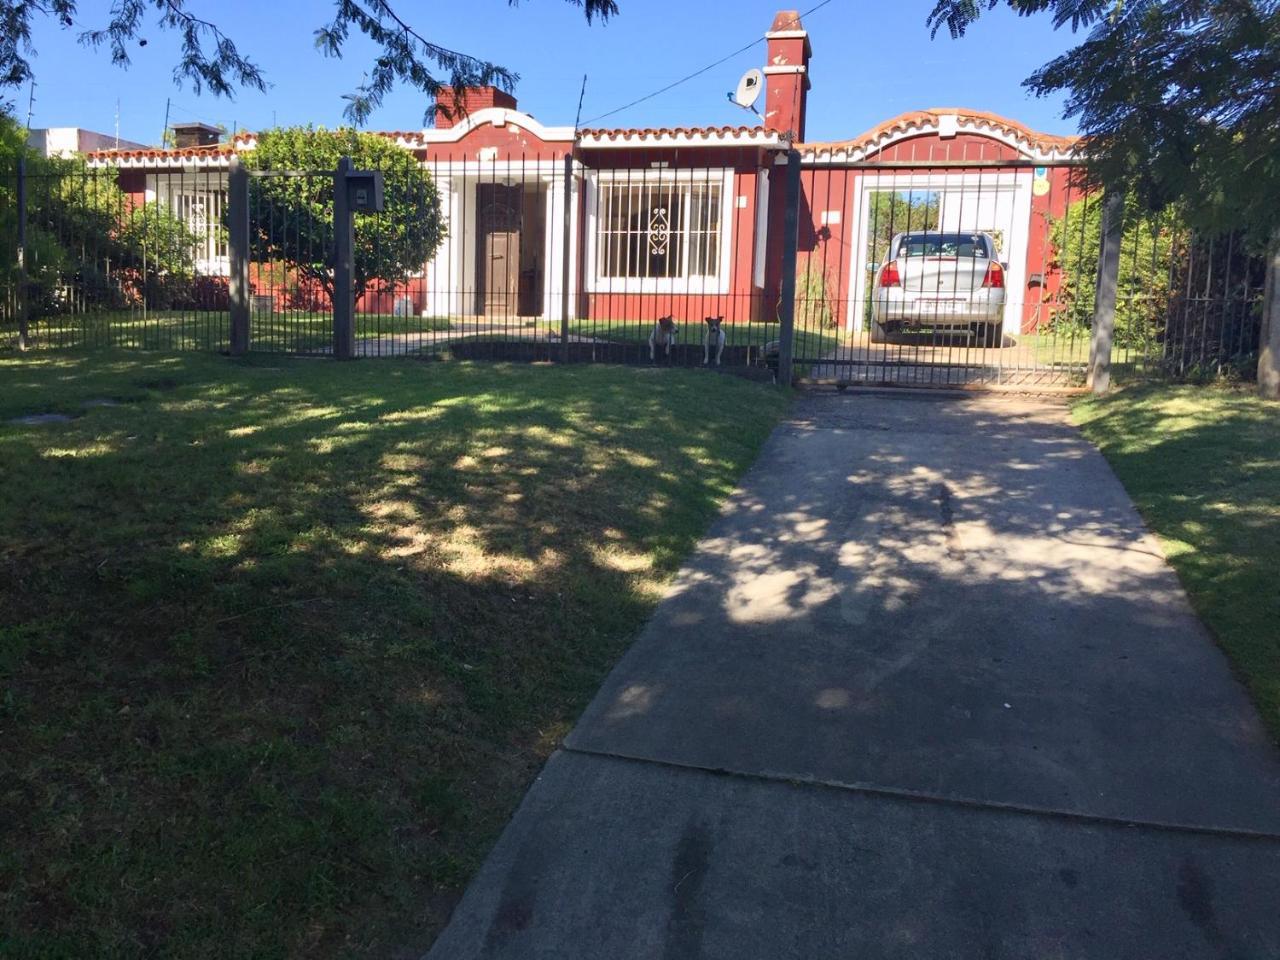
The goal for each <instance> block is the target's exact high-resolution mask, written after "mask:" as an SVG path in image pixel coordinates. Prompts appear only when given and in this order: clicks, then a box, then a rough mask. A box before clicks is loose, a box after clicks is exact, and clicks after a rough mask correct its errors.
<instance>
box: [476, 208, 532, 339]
mask: <svg viewBox="0 0 1280 960" xmlns="http://www.w3.org/2000/svg"><path fill="white" fill-rule="evenodd" d="M521 189H522V188H521V187H519V186H514V187H508V186H504V185H503V184H499V183H482V184H480V185H479V186H478V187H477V188H476V204H477V210H476V227H477V229H476V243H477V250H476V261H477V263H476V281H477V294H478V295H477V298H476V299H477V303H476V309H477V312H478V313H482V314H484V315H485V316H487V317H500V316H509V317H514V316H516V314H517V313H518V312H519V308H520V303H519V300H520V233H521V225H522V224H521V221H522V219H523V218H522V207H523V204H522V200H523V197H522V193H521Z"/></svg>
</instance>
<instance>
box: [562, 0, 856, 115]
mask: <svg viewBox="0 0 1280 960" xmlns="http://www.w3.org/2000/svg"><path fill="white" fill-rule="evenodd" d="M828 3H831V0H822V2H821V3H817V4H814V5H813V6H812V7H810V8H809V9H808V10H804V11H802V12H801V13H799V14H798V15H797V16H796V20H797V21H800V20H803V19H804V18H805V17H807V16H809V14H811V13H814V12H815V11H817V10H821V9H822V8H823V7H825V6H826V5H827V4H828ZM763 41H764V37H756V38H755V39H754V40H752V41H751V42H750V43H748V44H747V45H746V46H744V47H739V48H738V49H737V50H735V51H733V53H731V54H728V55H727V56H724V57H721V58H720V59H719V60H717V61H716V62H715V63H709V64H707V65H706V66H705V67H702V68H700V69H698V70H695V71H693V73H691V74H689V75H688V76H687V77H681V78H680V79H679V80H676V81H675V82H674V83H669V84H667V85H666V86H665V87H662V88H661V89H659V90H655V91H653V93H646V94H645V95H644V96H643V97H640V98H639V99H637V100H632V101H631V102H630V103H624V104H623V105H622V106H620V107H615V108H614V109H612V110H610V111H608V112H607V113H602V114H600V115H599V116H595V117H592V118H591V119H589V120H584V121H583V123H588V124H590V123H595V122H596V121H597V120H603V119H605V118H606V117H612V116H613V115H614V114H615V113H621V112H622V111H623V110H630V109H631V108H632V107H634V106H638V105H639V104H642V103H644V102H645V101H646V100H652V99H653V98H654V97H660V96H662V94H664V93H666V92H667V91H668V90H674V89H675V88H676V87H678V86H680V85H681V84H682V83H688V82H689V81H690V80H692V79H693V78H694V77H700V76H702V75H703V74H704V73H706V72H707V71H708V70H714V69H715V68H716V67H718V66H720V65H721V64H723V63H728V62H729V61H730V60H732V59H733V58H734V57H736V56H739V55H740V54H743V53H746V52H747V51H748V50H750V49H751V48H752V47H754V46H755V45H756V44H758V43H761V42H763Z"/></svg>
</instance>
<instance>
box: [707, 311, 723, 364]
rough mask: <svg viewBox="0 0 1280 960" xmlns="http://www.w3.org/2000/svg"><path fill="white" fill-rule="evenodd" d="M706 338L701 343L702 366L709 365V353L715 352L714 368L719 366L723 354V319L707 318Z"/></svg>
mask: <svg viewBox="0 0 1280 960" xmlns="http://www.w3.org/2000/svg"><path fill="white" fill-rule="evenodd" d="M704 322H705V323H706V325H707V336H706V338H705V339H704V340H703V341H702V365H703V366H704V367H706V366H710V365H711V351H712V349H714V350H715V352H716V366H717V367H718V366H720V357H721V355H723V354H724V326H723V324H724V317H707V318H706V320H705V321H704Z"/></svg>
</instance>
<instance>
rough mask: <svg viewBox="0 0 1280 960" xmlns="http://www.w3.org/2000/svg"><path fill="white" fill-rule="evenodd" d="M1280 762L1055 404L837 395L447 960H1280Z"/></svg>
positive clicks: (771, 475)
mask: <svg viewBox="0 0 1280 960" xmlns="http://www.w3.org/2000/svg"><path fill="white" fill-rule="evenodd" d="M1277 890H1280V758H1278V757H1277V752H1276V751H1275V749H1274V747H1273V746H1272V745H1271V743H1270V742H1269V741H1268V740H1267V738H1266V736H1265V734H1264V732H1263V730H1262V728H1261V725H1260V723H1259V721H1258V719H1257V717H1256V715H1255V713H1254V711H1253V709H1252V707H1251V706H1250V704H1249V703H1248V701H1247V699H1246V697H1245V695H1244V692H1243V690H1242V688H1241V687H1240V686H1239V684H1238V683H1237V682H1236V680H1235V679H1234V678H1233V677H1232V675H1231V672H1230V670H1229V668H1228V665H1227V663H1226V661H1225V659H1224V658H1223V656H1222V654H1221V653H1220V652H1219V651H1218V650H1217V648H1216V647H1215V646H1214V645H1213V643H1212V641H1211V639H1210V638H1209V637H1208V636H1207V635H1206V633H1205V631H1204V629H1203V628H1202V626H1201V625H1200V624H1199V622H1198V621H1197V620H1196V619H1195V618H1194V616H1193V615H1192V613H1191V611H1190V608H1189V606H1188V604H1187V601H1186V598H1185V596H1184V594H1183V592H1182V590H1181V588H1180V586H1179V584H1178V581H1177V579H1176V577H1175V576H1174V575H1173V573H1172V571H1171V570H1170V569H1169V568H1168V566H1167V565H1166V564H1165V562H1164V560H1163V558H1162V557H1161V554H1160V550H1159V547H1158V545H1157V544H1156V542H1155V541H1154V540H1153V539H1152V538H1151V537H1150V536H1149V535H1148V534H1147V533H1146V532H1145V530H1144V529H1143V527H1142V524H1141V521H1140V520H1139V518H1138V516H1137V514H1136V512H1135V511H1134V509H1133V506H1132V505H1131V503H1130V502H1129V500H1128V498H1127V496H1126V495H1125V493H1124V491H1123V489H1122V488H1121V487H1120V484H1119V483H1118V481H1117V480H1116V479H1115V477H1114V476H1113V475H1112V474H1111V471H1110V469H1109V468H1108V467H1107V465H1106V463H1105V461H1103V459H1102V458H1101V456H1100V455H1098V454H1097V453H1096V452H1095V451H1094V450H1093V449H1092V448H1091V447H1090V446H1089V445H1088V444H1087V443H1086V442H1085V441H1084V440H1083V439H1082V438H1081V437H1080V436H1079V435H1078V434H1077V433H1076V431H1075V430H1074V429H1073V428H1072V427H1071V426H1070V425H1069V422H1068V419H1067V414H1066V411H1065V409H1064V408H1063V407H1061V406H1057V405H1053V404H1048V403H1038V402H1035V401H1029V400H1025V399H1008V398H959V399H957V398H943V397H936V396H909V395H901V394H899V395H888V396H886V395H872V394H849V395H843V396H842V395H837V394H834V393H832V394H814V395H810V396H807V397H804V398H802V399H801V400H800V401H799V403H798V404H797V406H796V407H795V408H794V410H793V415H792V417H791V419H790V420H789V421H788V422H787V423H786V424H784V425H783V426H782V427H780V428H779V430H778V431H777V433H776V434H775V435H774V437H773V438H772V439H771V440H770V442H769V444H768V446H767V448H766V450H765V452H764V454H763V456H762V457H761V460H760V462H759V463H758V464H757V465H756V467H755V468H753V470H752V471H751V472H750V473H749V474H748V476H747V477H746V478H745V479H744V482H743V487H742V489H741V490H740V491H739V492H738V493H737V494H736V495H735V496H734V498H733V499H732V501H731V502H730V504H729V505H728V506H727V508H726V510H725V512H724V514H723V515H722V517H721V518H720V519H719V520H718V521H717V523H716V524H715V526H714V527H713V529H712V530H711V531H710V533H709V536H708V538H707V539H706V540H705V541H704V542H703V543H702V544H701V545H700V547H699V549H698V551H697V552H696V553H695V555H694V556H693V557H692V558H691V559H690V561H689V563H688V565H687V566H686V568H685V569H684V570H683V571H682V572H681V574H680V576H679V578H678V580H677V582H676V584H675V585H674V586H673V589H672V591H671V593H670V595H669V596H668V598H667V599H666V600H665V601H664V603H663V604H662V605H661V606H660V607H659V609H658V611H657V612H656V614H655V616H654V618H653V620H652V621H651V623H650V624H649V626H648V627H647V628H646V630H645V632H644V633H643V635H642V636H641V637H640V639H639V640H638V641H637V642H636V644H635V645H634V646H633V648H632V650H631V651H630V652H629V653H628V655H627V656H626V657H625V658H624V660H623V661H622V662H621V663H620V664H619V666H618V667H617V669H615V670H614V672H613V673H612V674H611V676H610V678H609V680H608V681H607V682H606V684H605V686H604V687H603V688H602V690H601V691H600V693H599V695H598V696H597V697H596V699H595V701H594V702H593V704H592V705H591V707H590V708H589V709H588V710H587V712H586V714H585V715H584V716H583V718H582V720H581V721H580V723H579V725H578V727H577V728H576V729H575V731H574V732H573V733H572V734H571V736H570V737H569V739H568V741H567V743H566V745H565V749H564V750H563V751H561V752H560V753H558V754H557V755H556V756H555V757H553V758H552V760H551V761H550V763H549V764H548V765H547V767H546V769H545V770H544V771H543V774H542V776H541V777H540V778H539V780H538V782H537V783H536V784H535V785H534V787H533V788H532V789H531V791H530V793H529V795H528V796H527V797H526V799H525V801H524V803H523V805H522V806H521V808H520V810H519V812H518V814H517V815H516V817H515V819H514V820H513V821H512V823H511V824H510V826H509V827H508V829H507V830H506V832H505V833H504V834H503V837H502V838H501V840H500V841H499V843H498V845H497V846H496V848H495V849H494V851H493V853H492V855H491V856H490V858H489V860H488V862H487V863H486V865H485V866H484V868H483V869H482V871H481V873H480V875H479V876H478V877H477V879H476V881H475V882H474V883H473V885H472V887H471V889H470V890H469V891H468V893H467V895H466V897H465V898H464V900H463V902H462V903H461V905H460V906H459V908H458V910H457V911H456V913H455V916H454V919H453V921H452V923H451V924H450V926H449V928H448V929H447V930H446V931H445V933H444V934H443V935H442V936H441V938H440V940H439V941H438V943H437V944H436V947H435V948H434V950H433V951H432V953H431V954H430V956H431V957H432V958H470V957H493V958H500V957H501V958H508V957H509V958H516V957H519V958H535V957H538V958H541V957H546V958H557V960H570V958H633V957H634V958H641V957H643V958H662V960H674V958H703V957H706V958H711V957H716V958H719V957H724V958H734V960H739V958H753V957H760V958H782V957H795V958H811V957H812V958H818V957H822V958H826V957H912V958H917V957H1008V958H1019V960H1021V958H1059V957H1061V958H1066V957H1072V958H1075V957H1097V958H1104V957H1105V958H1115V957H1143V958H1145V957H1150V958H1160V960H1168V958H1175V957H1231V958H1252V957H1259V958H1263V957H1277V956H1280V906H1278V904H1280V901H1278V900H1277V894H1276V891H1277Z"/></svg>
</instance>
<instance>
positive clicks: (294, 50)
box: [13, 0, 1075, 143]
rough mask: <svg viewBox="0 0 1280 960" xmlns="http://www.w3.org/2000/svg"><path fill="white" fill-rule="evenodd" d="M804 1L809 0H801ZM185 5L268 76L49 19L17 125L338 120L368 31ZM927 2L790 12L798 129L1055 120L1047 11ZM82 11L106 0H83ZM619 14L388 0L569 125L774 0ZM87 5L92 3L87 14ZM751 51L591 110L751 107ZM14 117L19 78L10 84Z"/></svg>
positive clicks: (645, 118) (302, 8)
mask: <svg viewBox="0 0 1280 960" xmlns="http://www.w3.org/2000/svg"><path fill="white" fill-rule="evenodd" d="M814 2H816V0H810V2H809V5H810V6H811V5H813V3H814ZM188 6H189V8H190V9H191V10H192V11H193V12H195V13H197V14H199V15H203V16H206V17H209V18H211V19H214V20H216V22H217V23H218V24H219V25H220V26H222V27H223V29H224V30H225V31H226V32H227V33H229V34H230V35H231V37H232V38H233V39H234V40H235V41H236V42H237V44H239V46H240V48H241V50H242V51H244V52H246V53H248V54H249V55H251V56H252V57H254V58H255V59H256V60H257V61H258V62H259V63H260V65H261V66H262V67H264V69H265V71H266V74H267V77H268V79H269V81H270V82H271V83H272V86H271V88H270V89H269V90H268V91H267V92H266V93H257V92H253V91H243V92H241V93H240V94H239V95H238V96H237V98H236V99H235V100H233V101H232V100H226V99H220V98H216V97H212V96H209V95H208V94H204V95H197V94H196V93H195V92H194V91H193V90H192V89H191V88H190V86H189V85H185V84H184V85H183V86H181V87H179V86H177V85H175V84H174V82H173V79H172V66H173V64H174V62H175V61H176V59H177V56H176V50H177V44H176V41H175V39H174V38H173V37H172V36H171V35H167V34H165V33H164V32H162V31H160V30H159V29H158V28H154V27H153V28H150V29H148V30H146V31H145V36H146V37H147V39H148V44H147V46H146V47H135V48H134V63H133V66H132V67H130V68H129V69H128V70H122V69H120V68H117V67H114V66H112V64H111V62H110V59H109V57H108V56H107V55H106V54H105V53H104V52H102V51H93V50H89V49H86V48H85V47H83V46H81V45H80V44H79V43H77V42H76V39H75V35H76V33H77V32H78V30H77V29H73V30H70V31H67V30H63V29H60V28H58V27H57V26H55V25H54V23H53V22H52V21H49V22H47V23H43V24H41V25H40V27H39V29H38V30H37V31H36V34H35V37H34V38H33V39H34V42H35V46H36V49H37V57H36V59H35V62H34V67H35V71H36V80H37V87H36V105H35V112H34V116H33V119H32V125H33V126H37V127H43V126H81V127H86V128H89V129H95V130H101V131H103V132H107V133H110V132H112V131H113V129H114V125H115V111H116V102H117V98H118V99H119V103H120V133H121V136H122V137H124V138H126V139H132V140H138V141H142V142H145V143H154V142H157V141H158V140H159V137H160V134H161V131H162V129H163V126H164V115H165V100H166V98H171V99H172V108H171V111H170V119H171V122H181V121H184V120H205V121H208V122H212V123H221V124H225V125H226V126H227V127H228V128H231V127H232V126H233V124H234V125H235V126H237V127H239V128H241V129H244V128H247V129H258V128H261V127H267V126H270V125H271V124H272V123H273V121H274V122H277V123H279V124H281V125H286V124H293V123H308V122H310V123H316V124H325V125H328V126H334V125H337V124H339V123H340V122H341V120H342V106H343V101H342V100H341V95H342V94H343V93H346V92H349V91H350V90H352V89H353V88H354V87H355V86H357V85H358V84H359V82H360V79H361V74H362V71H363V67H364V64H365V63H366V62H367V57H366V56H362V55H364V54H367V53H368V52H369V49H370V48H369V47H368V46H367V45H365V44H364V43H363V42H362V41H363V38H360V39H359V41H357V40H353V42H352V43H351V44H350V47H349V49H348V52H347V53H346V55H345V57H344V59H342V60H329V59H325V58H324V57H322V56H321V55H320V54H319V53H317V52H316V51H315V49H314V47H313V43H312V31H313V30H314V28H315V27H316V26H318V25H319V24H320V23H321V22H322V21H323V19H324V18H325V17H326V16H327V15H328V14H329V12H330V11H331V9H332V7H331V5H330V3H328V2H325V0H252V2H251V0H190V2H189V4H188ZM931 6H932V2H931V0H901V2H896V3H870V2H867V0H832V2H831V3H830V4H828V5H827V6H826V7H824V8H822V9H821V10H819V11H817V12H815V13H813V14H812V15H811V16H809V17H808V18H807V19H806V23H805V25H806V27H807V28H808V29H809V33H810V38H811V41H812V43H813V48H814V60H813V66H812V78H813V89H812V91H811V93H810V99H809V111H810V113H809V130H808V137H807V138H808V139H810V140H825V139H839V138H842V137H850V136H853V135H855V134H857V133H860V132H862V131H863V130H865V129H867V128H868V127H870V126H872V125H874V124H876V123H878V122H880V121H881V120H885V119H887V118H889V117H891V116H893V115H895V114H897V113H901V112H903V111H905V110H911V109H918V108H922V107H930V106H966V107H973V108H977V109H983V110H991V111H994V112H996V113H1001V114H1005V115H1007V116H1010V117H1013V118H1015V119H1019V120H1022V121H1023V122H1025V123H1027V124H1028V125H1030V126H1031V127H1033V128H1037V129H1040V130H1045V131H1048V132H1052V133H1072V132H1075V127H1074V124H1073V123H1072V122H1069V121H1064V120H1062V119H1061V103H1060V101H1058V100H1056V99H1047V100H1037V99H1034V98H1032V97H1031V96H1029V95H1028V94H1027V93H1026V91H1025V90H1024V89H1023V88H1022V86H1021V81H1022V80H1023V79H1024V78H1025V77H1026V76H1027V75H1029V74H1030V73H1031V72H1032V71H1033V70H1034V69H1035V68H1036V67H1038V66H1039V65H1041V64H1042V63H1044V62H1045V61H1047V60H1049V59H1051V58H1052V57H1053V56H1056V55H1057V54H1058V53H1061V52H1062V51H1064V50H1065V49H1067V48H1068V47H1069V46H1071V45H1072V43H1073V38H1072V36H1071V34H1070V33H1068V32H1055V31H1054V30H1053V29H1052V28H1051V26H1050V24H1049V22H1048V19H1047V18H1046V17H1043V16H1041V17H1037V18H1031V19H1021V18H1018V17H1015V16H1014V15H1013V14H1011V13H1009V12H1007V11H1005V10H1003V9H1000V10H996V11H993V12H992V13H990V14H988V15H987V16H986V17H985V18H984V19H983V20H982V21H980V23H979V24H978V25H977V26H976V27H975V28H974V29H973V30H972V31H971V32H970V34H969V35H968V36H966V37H965V38H964V39H963V40H952V39H951V38H950V37H949V36H947V35H945V34H944V35H940V36H939V37H938V38H937V39H935V40H930V38H929V32H928V30H927V29H926V27H925V17H926V15H927V14H928V12H929V10H930V8H931ZM81 7H82V14H81V19H82V20H83V21H84V22H85V24H86V25H89V24H91V23H92V19H91V18H92V16H93V15H94V14H93V11H95V10H102V9H104V8H105V7H106V4H98V3H93V2H88V3H83V4H82V5H81ZM621 7H622V14H621V16H619V17H618V18H616V19H614V20H611V21H610V22H609V23H608V25H605V26H602V25H600V24H599V23H596V24H595V25H592V26H588V25H587V23H586V21H585V18H584V17H583V16H582V13H581V11H580V10H579V9H578V8H577V7H575V6H573V5H571V4H569V3H565V2H561V0H523V2H522V3H521V4H520V5H519V6H517V7H511V6H508V4H507V2H506V0H468V2H466V3H443V2H439V0H437V2H432V3H425V2H422V0H417V2H414V0H400V2H399V3H398V4H397V9H398V10H399V11H400V13H401V14H402V15H403V16H405V17H406V19H408V20H410V21H411V22H414V23H415V25H416V26H417V27H418V28H419V29H420V31H421V32H424V33H426V34H427V35H429V36H431V38H432V39H434V40H435V41H437V42H439V43H441V44H443V45H445V46H449V47H452V48H454V49H458V50H463V51H465V52H467V53H472V54H475V55H479V56H483V57H486V58H488V59H490V60H493V61H495V62H497V63H500V64H503V65H504V66H507V67H509V68H511V69H513V70H515V71H517V72H518V73H519V74H520V75H521V80H520V83H519V86H518V88H517V90H516V96H517V97H518V99H519V102H520V106H521V108H522V109H525V110H527V111H529V112H530V113H532V114H533V115H534V116H536V117H537V118H538V119H540V120H542V121H543V122H545V123H551V124H571V123H572V122H573V116H574V112H575V110H576V108H577V101H578V89H579V85H580V84H581V81H582V75H583V74H584V73H586V74H587V75H588V80H587V94H586V103H585V106H584V108H583V118H584V120H585V119H590V118H592V117H595V116H597V115H598V114H602V113H604V112H606V111H608V110H611V109H612V108H614V107H617V106H620V105H621V104H624V103H626V102H628V101H630V100H634V99H636V98H637V97H639V96H641V95H643V94H645V93H648V92H650V91H652V90H654V89H657V88H659V87H661V86H664V85H665V84H667V83H670V82H672V81H673V80H676V79H678V78H679V77H681V76H683V75H685V74H687V73H690V72H692V71H693V70H695V69H697V68H699V67H702V66H705V65H706V64H708V63H711V62H712V61H715V60H718V59H720V58H721V57H723V56H725V55H726V54H727V53H729V52H730V51H732V50H735V49H737V48H738V47H741V46H743V45H745V44H746V43H748V42H750V40H751V39H752V38H753V37H756V36H760V35H761V34H763V32H764V31H765V30H766V29H768V26H769V24H770V22H771V21H772V19H773V14H774V12H775V11H776V10H777V9H779V7H780V4H779V3H778V2H777V0H718V2H705V0H704V2H696V0H683V2H681V0H621ZM98 15H99V16H100V15H101V14H98ZM763 60H764V45H763V43H761V44H759V45H757V46H755V47H754V48H752V49H751V50H749V51H747V52H744V53H742V54H740V55H739V56H737V57H735V58H733V59H732V60H730V61H729V62H727V63H725V64H723V65H721V66H719V67H717V68H716V69H714V70H712V71H710V72H709V73H707V74H704V75H703V76H701V77H699V78H697V79H695V80H693V81H690V82H689V83H687V84H685V85H683V86H681V87H678V88H677V89H675V90H673V91H671V92H669V93H666V94H664V95H663V96H660V97H657V98H655V99H653V100H649V101H647V102H646V103H644V104H642V105H640V106H637V107H635V108H633V109H631V110H628V111H626V112H624V113H620V114H617V115H615V116H613V117H610V118H609V119H608V120H607V121H603V122H602V125H605V124H608V125H619V126H660V125H668V126H669V125H693V124H724V123H753V122H755V120H754V118H753V117H752V116H751V115H750V114H748V113H745V112H744V111H742V110H741V109H739V108H737V107H734V106H733V105H731V104H729V103H727V102H726V100H725V94H726V92H727V91H729V90H731V89H732V88H733V87H734V86H735V85H736V83H737V80H738V77H739V76H741V74H742V72H743V71H744V70H746V69H747V68H749V67H752V66H759V65H761V64H762V63H763ZM13 99H14V100H15V108H16V109H15V113H16V114H17V115H18V117H19V118H20V119H22V118H25V116H26V109H27V92H26V91H25V90H23V91H22V92H21V93H20V94H17V95H14V97H13ZM423 108H424V97H423V95H422V94H420V93H419V92H417V91H415V90H409V89H404V90H399V91H397V92H396V93H395V94H394V95H392V96H390V97H388V98H387V100H386V102H385V103H384V104H383V106H382V108H381V109H380V110H379V111H378V112H377V113H376V114H375V115H374V118H373V120H372V122H371V123H370V124H369V127H370V128H371V129H384V130H390V129H400V130H403V129H418V128H420V127H421V126H422V120H423Z"/></svg>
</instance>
